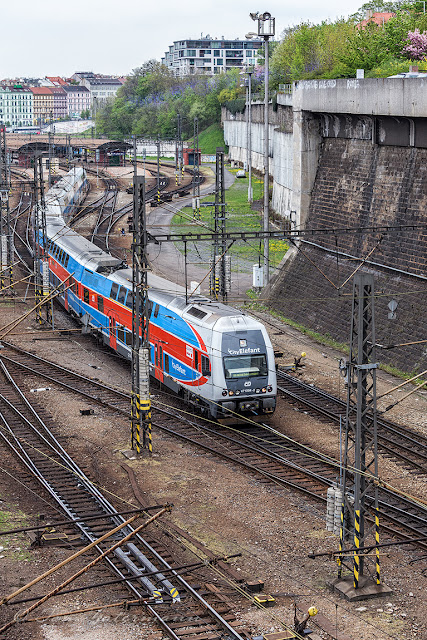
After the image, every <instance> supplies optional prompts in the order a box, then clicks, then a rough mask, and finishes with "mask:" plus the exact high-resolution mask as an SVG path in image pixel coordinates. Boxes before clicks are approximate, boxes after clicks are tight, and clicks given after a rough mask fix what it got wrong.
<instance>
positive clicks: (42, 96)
mask: <svg viewBox="0 0 427 640" xmlns="http://www.w3.org/2000/svg"><path fill="white" fill-rule="evenodd" d="M29 89H30V91H31V93H32V94H33V117H34V118H33V123H34V125H36V126H37V125H42V124H47V123H49V122H50V120H51V119H53V93H52V91H51V90H50V88H49V87H29Z"/></svg>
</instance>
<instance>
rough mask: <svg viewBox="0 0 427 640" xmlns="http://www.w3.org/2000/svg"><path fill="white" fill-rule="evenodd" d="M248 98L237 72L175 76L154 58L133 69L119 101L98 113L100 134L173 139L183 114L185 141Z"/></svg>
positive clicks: (120, 92)
mask: <svg viewBox="0 0 427 640" xmlns="http://www.w3.org/2000/svg"><path fill="white" fill-rule="evenodd" d="M242 93H243V94H244V89H241V88H240V77H239V71H238V70H237V69H235V70H232V71H230V72H227V73H221V74H219V75H218V76H214V77H212V78H211V77H208V76H188V77H185V78H176V77H175V76H174V75H173V74H172V73H171V72H170V71H169V70H168V69H167V68H166V67H165V66H163V65H161V64H160V63H159V62H156V61H155V60H149V61H148V62H146V63H144V64H143V65H142V66H141V67H138V68H137V69H134V70H133V72H132V74H131V75H130V76H129V78H128V79H127V80H126V82H125V84H124V85H123V87H122V88H121V89H119V91H118V92H117V97H116V99H115V100H114V102H112V103H111V104H108V105H107V106H106V107H105V108H104V109H103V110H102V111H100V112H99V114H98V115H97V128H98V130H99V131H101V132H103V133H106V134H107V135H109V136H111V137H115V138H123V137H126V136H129V135H131V134H135V135H138V136H145V137H157V136H160V137H161V138H174V137H175V136H176V128H177V115H178V114H180V115H181V122H182V132H183V137H184V138H187V137H189V136H191V135H192V133H193V126H194V118H196V117H197V118H198V121H199V129H200V130H201V129H203V128H205V127H208V126H209V125H211V124H213V123H215V122H219V121H220V117H221V104H223V103H224V102H226V101H228V100H233V99H236V98H237V97H239V96H240V95H242Z"/></svg>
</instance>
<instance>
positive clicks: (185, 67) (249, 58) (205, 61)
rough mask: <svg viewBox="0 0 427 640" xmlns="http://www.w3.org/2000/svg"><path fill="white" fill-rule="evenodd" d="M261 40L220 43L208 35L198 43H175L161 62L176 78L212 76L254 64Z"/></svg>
mask: <svg viewBox="0 0 427 640" xmlns="http://www.w3.org/2000/svg"><path fill="white" fill-rule="evenodd" d="M262 46H263V40H261V39H255V40H239V39H236V40H225V39H224V38H222V39H221V40H216V39H212V38H211V37H210V36H206V37H204V38H201V39H200V40H177V41H176V42H174V43H173V45H171V46H170V47H169V50H168V51H166V53H165V56H164V57H163V58H162V63H163V64H164V65H165V66H166V67H167V68H168V69H170V70H171V71H173V73H174V74H175V75H177V76H186V75H191V74H193V75H195V74H208V75H214V74H217V73H222V72H224V71H229V70H230V69H235V68H236V67H239V68H242V69H243V68H245V67H247V66H254V65H255V64H256V56H257V51H258V49H260V48H261V47H262Z"/></svg>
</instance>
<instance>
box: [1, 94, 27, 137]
mask: <svg viewBox="0 0 427 640" xmlns="http://www.w3.org/2000/svg"><path fill="white" fill-rule="evenodd" d="M33 119H34V114H33V94H32V92H31V91H30V89H29V88H28V87H22V86H21V85H15V86H13V85H12V86H7V85H0V122H3V123H4V124H6V125H8V126H15V127H31V126H33Z"/></svg>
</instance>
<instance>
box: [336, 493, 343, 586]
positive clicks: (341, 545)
mask: <svg viewBox="0 0 427 640" xmlns="http://www.w3.org/2000/svg"><path fill="white" fill-rule="evenodd" d="M344 509H345V506H344V502H343V503H342V505H341V526H340V542H339V547H338V548H339V552H340V553H339V555H338V557H337V565H338V567H339V569H338V577H339V578H341V573H342V552H343V549H344Z"/></svg>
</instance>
